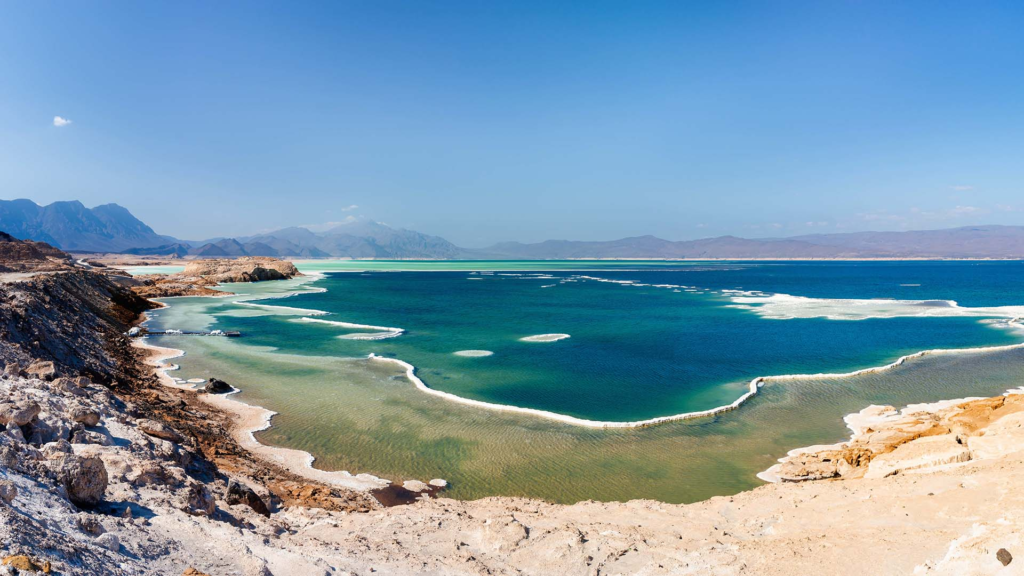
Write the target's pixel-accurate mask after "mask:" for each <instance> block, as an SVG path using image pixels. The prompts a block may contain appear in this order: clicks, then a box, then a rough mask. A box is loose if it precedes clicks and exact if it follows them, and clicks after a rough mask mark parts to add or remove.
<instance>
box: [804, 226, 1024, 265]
mask: <svg viewBox="0 0 1024 576" xmlns="http://www.w3.org/2000/svg"><path fill="white" fill-rule="evenodd" d="M792 240H800V241H803V242H808V243H811V244H817V245H822V246H843V247H847V248H850V249H854V250H859V251H865V252H875V253H877V252H887V253H890V254H894V255H897V256H913V257H929V256H933V257H958V258H1020V257H1024V227H1021V226H964V227H961V228H951V229H946V230H918V231H910V232H850V233H846V234H814V235H809V236H797V237H796V238H792Z"/></svg>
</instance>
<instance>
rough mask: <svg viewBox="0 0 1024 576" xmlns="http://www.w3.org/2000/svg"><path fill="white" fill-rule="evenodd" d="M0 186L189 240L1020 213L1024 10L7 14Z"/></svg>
mask: <svg viewBox="0 0 1024 576" xmlns="http://www.w3.org/2000/svg"><path fill="white" fill-rule="evenodd" d="M55 116H59V117H61V118H64V119H67V120H70V121H71V123H70V124H66V125H63V126H56V125H55V119H54V118H55ZM56 123H61V122H60V121H57V122H56ZM0 197H2V198H16V197H27V198H31V199H33V200H35V201H37V202H40V203H48V202H51V201H53V200H60V199H79V200H81V201H83V202H84V203H85V204H87V205H89V206H92V205H96V204H102V203H107V202H117V203H119V204H122V205H124V206H126V207H127V208H129V209H130V210H132V211H133V212H134V213H135V214H136V215H137V216H139V217H140V218H142V219H143V220H145V221H146V222H147V223H150V224H151V225H152V226H153V227H154V228H156V230H157V231H158V232H161V233H165V234H173V235H176V236H178V237H182V238H187V239H199V238H205V237H210V236H215V235H216V236H220V235H242V234H247V233H253V232H256V231H259V230H267V229H272V228H275V227H281V226H285V225H296V224H315V223H320V222H325V221H337V220H341V219H343V218H345V217H346V216H349V215H359V216H366V217H370V218H373V219H375V220H379V221H383V222H386V223H388V224H391V225H393V226H401V227H407V228H412V229H416V230H420V231H424V232H429V233H435V234H440V235H443V236H445V237H447V238H448V239H450V240H452V241H454V242H456V243H458V244H461V245H466V246H480V245H485V244H488V243H491V242H494V241H498V240H509V239H515V240H523V241H536V240H542V239H546V238H572V239H611V238H617V237H622V236H627V235H639V234H655V235H658V236H662V237H665V238H669V239H688V238H696V237H705V236H712V235H719V234H736V235H742V236H750V237H758V236H773V235H794V234H800V233H805V232H822V231H844V230H847V231H850V230H864V229H904V228H941V227H948V226H954V225H962V224H972V223H982V222H986V223H1006V224H1024V2H939V1H927V2H889V1H884V2H883V1H878V2H839V1H813V2H811V1H808V2H798V1H793V0H785V1H779V2H771V1H758V2H679V1H673V2H664V3H660V2H642V1H641V2H626V1H615V2H601V1H586V2H522V1H516V2H512V1H509V2H490V1H485V2H481V1H475V0H474V1H468V2H444V1H437V2H405V3H398V2H388V1H380V0H372V1H371V0H366V1H360V2H340V1H334V2H325V3H308V2H275V3H266V4H264V3H256V2H202V3H191V2H161V3H155V2H109V3H107V2H102V3H99V2H84V1H83V2H60V3H57V2H29V1H25V2H17V3H16V2H5V3H4V4H3V8H2V12H0ZM352 206H357V208H352V209H350V208H351V207H352Z"/></svg>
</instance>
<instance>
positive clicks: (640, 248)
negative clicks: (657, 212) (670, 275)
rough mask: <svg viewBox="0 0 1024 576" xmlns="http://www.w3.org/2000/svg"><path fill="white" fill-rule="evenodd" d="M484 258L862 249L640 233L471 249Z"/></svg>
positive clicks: (797, 254) (783, 254)
mask: <svg viewBox="0 0 1024 576" xmlns="http://www.w3.org/2000/svg"><path fill="white" fill-rule="evenodd" d="M470 255H471V256H475V257H481V258H524V259H545V258H838V257H856V256H861V255H862V252H861V251H860V250H855V249H849V248H845V247H840V246H824V245H817V244H812V243H810V242H802V241H798V240H791V239H782V240H748V239H745V238H737V237H736V236H721V237H718V238H707V239H702V240H689V241H683V242H671V241H669V240H663V239H661V238H657V237H655V236H637V237H633V238H623V239H621V240H612V241H608V242H580V241H570V240H548V241H545V242H538V243H536V244H521V243H519V242H503V243H500V244H495V245H494V246H491V247H490V248H485V249H482V250H477V251H470Z"/></svg>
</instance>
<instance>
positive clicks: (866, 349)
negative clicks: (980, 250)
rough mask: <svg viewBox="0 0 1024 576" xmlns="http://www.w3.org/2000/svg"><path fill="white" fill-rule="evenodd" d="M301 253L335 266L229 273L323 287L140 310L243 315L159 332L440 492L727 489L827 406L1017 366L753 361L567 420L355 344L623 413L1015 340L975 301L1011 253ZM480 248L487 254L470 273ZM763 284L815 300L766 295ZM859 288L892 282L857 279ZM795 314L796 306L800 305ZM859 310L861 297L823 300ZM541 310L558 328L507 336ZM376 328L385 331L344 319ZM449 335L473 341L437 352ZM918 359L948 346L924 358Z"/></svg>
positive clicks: (968, 383) (542, 321)
mask: <svg viewBox="0 0 1024 576" xmlns="http://www.w3.org/2000/svg"><path fill="white" fill-rule="evenodd" d="M300 266H301V267H302V268H304V269H306V270H310V269H318V270H331V269H333V270H336V271H335V272H328V273H327V274H326V276H325V277H323V278H321V279H318V280H316V281H315V282H312V283H308V282H307V283H304V284H303V283H301V282H296V281H289V282H275V283H264V284H259V285H244V286H237V285H236V286H229V287H226V288H228V289H231V290H234V291H237V292H246V293H249V294H250V295H262V296H267V297H270V296H274V295H275V294H286V293H291V292H293V291H296V290H299V291H301V290H306V289H308V288H310V287H315V288H317V289H320V290H325V291H319V292H304V293H301V294H299V295H295V296H291V297H288V298H277V299H272V300H261V301H259V302H249V303H240V302H239V301H238V300H240V298H224V299H210V298H181V299H173V300H170V301H169V302H170V303H171V304H172V307H171V308H170V309H167V310H164V311H161V312H158V313H157V315H156V318H155V319H154V320H153V322H154V327H165V328H180V329H198V328H204V327H208V328H212V327H216V328H220V329H223V330H239V331H241V332H242V333H243V334H244V336H243V338H240V339H224V338H187V337H177V338H175V337H165V338H162V339H160V340H159V341H158V342H157V343H158V344H161V345H169V346H174V347H178V348H183V349H185V350H186V351H187V352H188V353H189V355H188V356H186V357H185V358H184V359H183V360H182V361H181V364H182V371H181V373H180V376H181V377H194V376H199V377H206V376H210V375H217V376H221V377H226V378H230V379H231V380H229V381H232V383H233V384H236V385H238V386H239V387H240V388H242V389H243V390H244V391H245V392H244V394H243V395H242V399H243V400H246V401H251V402H255V403H258V404H261V405H264V406H267V407H268V408H271V409H274V410H277V411H278V412H280V415H279V416H278V417H277V418H275V421H274V424H275V425H274V427H273V428H272V429H271V430H269V431H267V432H264V433H262V435H261V439H262V440H264V441H267V442H272V443H279V444H283V445H288V446H290V447H296V448H301V449H305V450H308V451H310V452H312V453H313V454H314V455H316V456H317V457H318V465H320V466H324V467H328V468H336V467H344V468H346V469H349V470H350V471H353V472H371V473H378V474H381V475H383V476H385V477H389V478H399V479H400V478H410V477H420V478H423V477H426V476H430V477H436V476H440V477H444V478H447V479H449V480H450V481H451V482H452V494H453V495H455V496H457V497H477V496H484V495H491V494H522V495H530V496H539V497H544V498H548V499H552V500H559V501H575V500H578V499H584V498H597V499H628V498H634V497H653V498H659V499H663V500H669V501H688V500H693V499H697V498H702V497H706V496H709V495H712V494H718V493H729V492H734V491H736V490H739V489H744V488H748V487H750V486H752V485H755V484H756V482H757V481H756V479H754V477H753V475H754V474H755V473H756V472H757V471H760V470H762V469H764V468H766V467H767V466H768V465H770V463H771V462H772V461H773V460H774V459H775V458H778V457H780V456H782V455H783V454H784V453H785V451H786V450H788V449H790V448H793V447H797V446H800V445H805V444H811V443H817V442H822V441H834V440H838V439H840V438H841V437H842V435H843V427H842V422H841V417H842V415H843V414H845V413H848V412H850V411H854V410H857V409H859V408H861V407H863V406H865V405H867V403H870V402H878V401H881V402H890V403H899V402H901V401H904V400H905V401H908V402H909V401H914V402H917V401H926V400H937V399H940V398H945V397H957V396H964V395H969V394H981V393H984V394H988V393H998V392H1000V391H1002V390H1004V389H1006V388H1008V387H1011V386H1012V385H1015V384H1014V383H1015V382H1018V380H1017V379H1018V378H1019V376H1020V374H1019V368H1018V366H1019V363H1016V362H1014V361H1012V358H1015V357H1016V356H1014V355H1015V354H1017V352H1016V351H1004V352H992V353H989V354H983V355H978V354H975V355H963V356H944V357H936V358H926V359H924V360H921V361H917V362H914V363H910V364H913V365H912V366H910V365H908V366H907V367H906V368H901V369H898V370H893V371H890V372H886V373H883V374H876V375H865V376H860V377H857V378H821V379H820V380H815V381H799V382H793V383H787V384H771V385H769V386H766V387H765V388H764V389H762V392H761V394H759V395H758V396H756V397H755V399H754V401H752V402H750V403H748V404H746V405H744V407H743V408H741V409H740V410H738V411H735V412H730V413H726V414H723V415H720V416H717V417H714V418H707V419H702V420H695V421H689V422H683V423H673V424H666V425H661V426H655V427H651V428H644V429H636V430H617V431H609V430H588V429H580V428H579V427H574V426H567V425H565V424H561V423H557V422H550V421H543V420H541V419H539V418H535V417H530V416H520V415H511V414H503V413H497V412H492V411H489V410H484V409H480V408H473V407H466V406H461V405H457V404H454V403H452V402H449V401H446V400H443V399H438V398H434V397H431V396H428V395H427V394H424V393H423V392H420V391H417V390H415V389H413V387H412V386H411V384H410V383H409V382H408V380H407V379H405V378H404V377H403V376H402V375H401V370H400V369H398V368H397V367H395V366H388V365H381V364H379V363H372V362H367V361H366V360H365V359H364V358H365V356H366V355H368V354H370V353H374V354H377V355H383V356H389V357H393V358H398V359H401V360H404V361H406V362H409V363H411V364H413V365H415V366H416V368H417V374H418V375H419V377H420V378H422V380H423V381H424V382H425V383H426V384H427V385H428V386H430V387H432V388H435V389H438V390H442V391H445V392H450V393H453V394H456V395H458V396H462V397H466V398H471V399H476V400H482V401H486V402H490V403H496V404H505V405H515V406H522V407H529V408H536V409H540V410H545V411H550V412H555V413H559V414H566V415H571V416H576V417H579V418H585V419H591V420H611V421H632V420H639V419H646V418H652V417H657V416H666V415H671V414H678V413H683V412H691V411H697V410H705V409H708V408H712V407H715V406H719V405H722V404H726V403H729V402H731V401H733V400H734V399H735V398H737V397H738V396H739V395H740V394H742V393H743V392H744V391H746V389H747V385H748V382H749V381H750V380H751V379H752V378H755V377H758V376H768V375H777V374H806V373H820V372H846V371H851V370H857V369H860V368H866V367H871V366H878V365H882V364H887V363H889V362H892V361H893V360H895V359H896V358H898V357H900V356H902V355H905V354H909V353H913V352H917V351H919V350H925V349H934V348H970V347H977V346H999V345H1006V344H1014V343H1017V342H1019V341H1020V340H1021V338H1020V332H1018V331H1017V330H1015V329H1011V328H1008V327H1006V326H1005V321H1006V320H1007V319H1008V318H1010V317H1012V316H1013V315H1015V314H1014V313H1015V311H1014V310H1001V309H998V308H996V309H994V310H993V307H1000V306H1014V305H1017V304H1018V303H1020V302H1021V300H1024V299H1021V298H1018V295H1017V292H1016V290H1015V289H1014V287H1015V286H1018V285H1020V281H1021V280H1024V265H1021V264H1020V263H988V262H986V263H960V262H951V263H946V262H944V263H680V262H655V263H645V262H623V261H615V262H542V263H529V262H516V263H507V262H501V263H481V262H472V263H467V262H457V263H441V262H414V263H410V262H398V263H380V262H372V263H371V262H362V261H360V262H353V261H347V262H338V263H332V264H329V265H325V263H323V262H312V263H301V264H300ZM387 266H391V267H395V268H403V269H405V270H406V271H386V270H385V269H382V268H385V267H387ZM487 270H491V271H495V272H494V273H490V274H479V273H475V272H478V271H487ZM625 282H631V283H629V284H627V283H625ZM773 295H790V296H800V297H807V298H813V299H818V300H811V301H807V300H800V299H796V300H792V301H790V300H783V301H781V303H780V302H779V301H778V297H777V296H776V297H774V298H773ZM250 297H251V296H250ZM745 298H746V299H753V302H750V301H746V300H743V299H745ZM877 298H895V299H899V300H901V301H903V302H898V303H892V302H888V301H869V302H863V300H864V299H877ZM947 300H955V301H956V302H957V303H958V304H959V305H960V306H961V307H963V308H954V307H953V306H952V305H951V304H948V303H947V302H945V301H947ZM253 304H255V305H253ZM980 308H983V309H980ZM979 309H980V310H979ZM809 310H810V311H813V314H812V313H810V312H808V311H809ZM818 310H823V311H822V312H820V314H819V312H818ZM319 313H327V314H319ZM807 314H810V315H812V316H814V317H801V315H807ZM863 316H874V317H870V318H864V319H859V320H851V319H843V320H840V319H831V318H846V317H851V318H852V317H858V318H859V317H863ZM302 318H308V319H313V320H326V321H328V322H344V323H348V324H347V325H336V324H326V323H318V322H317V323H311V322H302V321H298V320H300V319H302ZM782 318H786V319H782ZM353 324H354V325H365V326H366V327H359V326H352V325H353ZM386 328H395V329H401V330H402V332H401V333H400V335H397V336H395V334H398V332H397V331H392V332H389V331H388V330H386ZM550 333H560V334H568V335H569V338H566V339H562V340H558V341H553V342H524V341H522V340H521V339H522V338H524V337H529V336H533V335H538V334H550ZM381 336H392V337H388V338H383V339H375V340H365V339H353V338H366V337H381ZM467 350H473V351H487V352H490V353H491V354H490V355H487V356H462V355H458V354H456V353H457V352H460V351H467ZM938 366H945V367H946V368H944V369H943V370H944V371H943V372H935V370H936V369H937V367H938ZM949 366H955V367H956V368H957V370H959V371H950V370H951V369H950V368H949ZM986 371H987V372H988V373H987V374H986ZM935 374H941V375H942V381H941V382H936V381H934V376H935ZM979 375H980V376H979ZM1016 385H1019V383H1017V384H1016ZM795 420H796V421H795ZM755 426H756V428H755ZM584 476H586V477H587V478H588V479H587V480H582V478H583V477H584Z"/></svg>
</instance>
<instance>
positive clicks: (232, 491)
mask: <svg viewBox="0 0 1024 576" xmlns="http://www.w3.org/2000/svg"><path fill="white" fill-rule="evenodd" d="M226 501H227V503H228V504H230V505H232V506H233V505H235V504H245V505H246V506H248V507H249V508H252V509H253V511H254V512H256V513H257V514H262V515H264V516H267V517H269V516H270V510H269V509H267V505H266V504H265V503H264V502H263V499H262V498H260V497H259V495H258V494H256V492H255V491H254V490H253V489H252V488H250V487H248V486H246V485H245V484H242V483H241V482H238V481H236V480H234V479H232V480H230V481H228V496H227V499H226Z"/></svg>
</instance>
